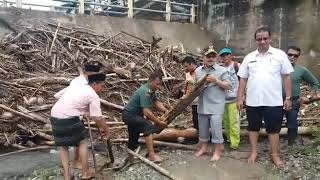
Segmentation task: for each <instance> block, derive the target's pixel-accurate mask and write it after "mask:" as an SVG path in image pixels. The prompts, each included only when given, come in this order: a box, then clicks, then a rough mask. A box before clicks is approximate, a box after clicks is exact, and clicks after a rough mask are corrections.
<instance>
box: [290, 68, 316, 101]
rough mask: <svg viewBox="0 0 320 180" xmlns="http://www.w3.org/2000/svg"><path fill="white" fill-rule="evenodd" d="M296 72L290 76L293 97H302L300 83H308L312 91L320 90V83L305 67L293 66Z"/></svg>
mask: <svg viewBox="0 0 320 180" xmlns="http://www.w3.org/2000/svg"><path fill="white" fill-rule="evenodd" d="M293 68H294V71H293V72H292V73H291V74H290V75H291V81H292V96H299V95H300V83H301V81H302V80H303V81H306V82H307V83H308V84H309V85H310V87H311V89H312V90H317V89H318V88H319V82H318V80H317V78H316V77H314V76H313V75H312V73H311V72H310V71H309V70H308V69H307V68H306V67H304V66H302V65H299V64H296V65H294V66H293Z"/></svg>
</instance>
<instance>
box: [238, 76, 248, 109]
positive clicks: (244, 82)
mask: <svg viewBox="0 0 320 180" xmlns="http://www.w3.org/2000/svg"><path fill="white" fill-rule="evenodd" d="M247 82H248V78H240V81H239V87H238V92H237V108H238V110H239V111H240V110H242V109H243V102H244V99H245V97H244V92H245V89H246V86H247Z"/></svg>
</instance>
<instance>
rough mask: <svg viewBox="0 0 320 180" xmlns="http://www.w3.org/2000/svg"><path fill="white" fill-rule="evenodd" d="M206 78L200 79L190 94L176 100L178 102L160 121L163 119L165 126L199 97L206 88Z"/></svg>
mask: <svg viewBox="0 0 320 180" xmlns="http://www.w3.org/2000/svg"><path fill="white" fill-rule="evenodd" d="M205 83H206V76H204V77H202V78H201V79H200V80H199V81H198V82H197V83H196V84H195V85H194V87H193V89H192V90H191V93H190V94H189V95H186V96H185V97H184V98H181V99H179V100H178V102H177V103H176V104H175V105H174V106H173V107H172V108H171V109H170V110H169V111H168V112H167V113H165V114H164V115H163V116H162V117H161V119H163V120H164V121H165V122H166V123H167V124H170V123H171V122H172V121H173V120H174V119H175V118H176V117H177V116H178V115H180V114H181V113H182V112H183V111H185V109H186V108H187V106H189V105H190V104H191V103H192V101H193V100H194V99H195V98H196V97H198V96H199V94H200V93H201V92H202V91H203V90H204V89H205V88H206V87H207V86H206V85H205Z"/></svg>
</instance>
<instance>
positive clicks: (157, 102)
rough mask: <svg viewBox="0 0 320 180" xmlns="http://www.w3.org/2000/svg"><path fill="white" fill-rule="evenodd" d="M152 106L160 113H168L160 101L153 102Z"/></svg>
mask: <svg viewBox="0 0 320 180" xmlns="http://www.w3.org/2000/svg"><path fill="white" fill-rule="evenodd" d="M154 106H155V107H156V109H157V110H158V111H161V112H164V113H165V112H167V111H168V109H167V108H166V107H164V105H163V104H162V102H160V101H154Z"/></svg>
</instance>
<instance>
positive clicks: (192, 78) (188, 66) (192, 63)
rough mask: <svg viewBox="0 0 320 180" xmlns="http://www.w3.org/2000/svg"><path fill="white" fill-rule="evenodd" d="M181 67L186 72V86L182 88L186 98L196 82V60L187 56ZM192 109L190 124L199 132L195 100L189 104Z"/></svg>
mask: <svg viewBox="0 0 320 180" xmlns="http://www.w3.org/2000/svg"><path fill="white" fill-rule="evenodd" d="M182 63H183V66H184V68H185V70H186V72H187V73H186V84H185V87H184V91H183V95H184V96H187V95H189V94H190V93H191V90H192V88H193V85H194V84H195V82H196V72H195V71H196V68H197V63H196V60H195V59H194V58H193V57H192V56H187V57H185V58H184V59H183V60H182ZM182 98H183V97H182ZM191 108H192V122H193V127H194V128H195V129H197V130H198V131H199V126H198V112H197V108H198V105H197V98H196V99H195V100H194V101H193V102H192V104H191Z"/></svg>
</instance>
